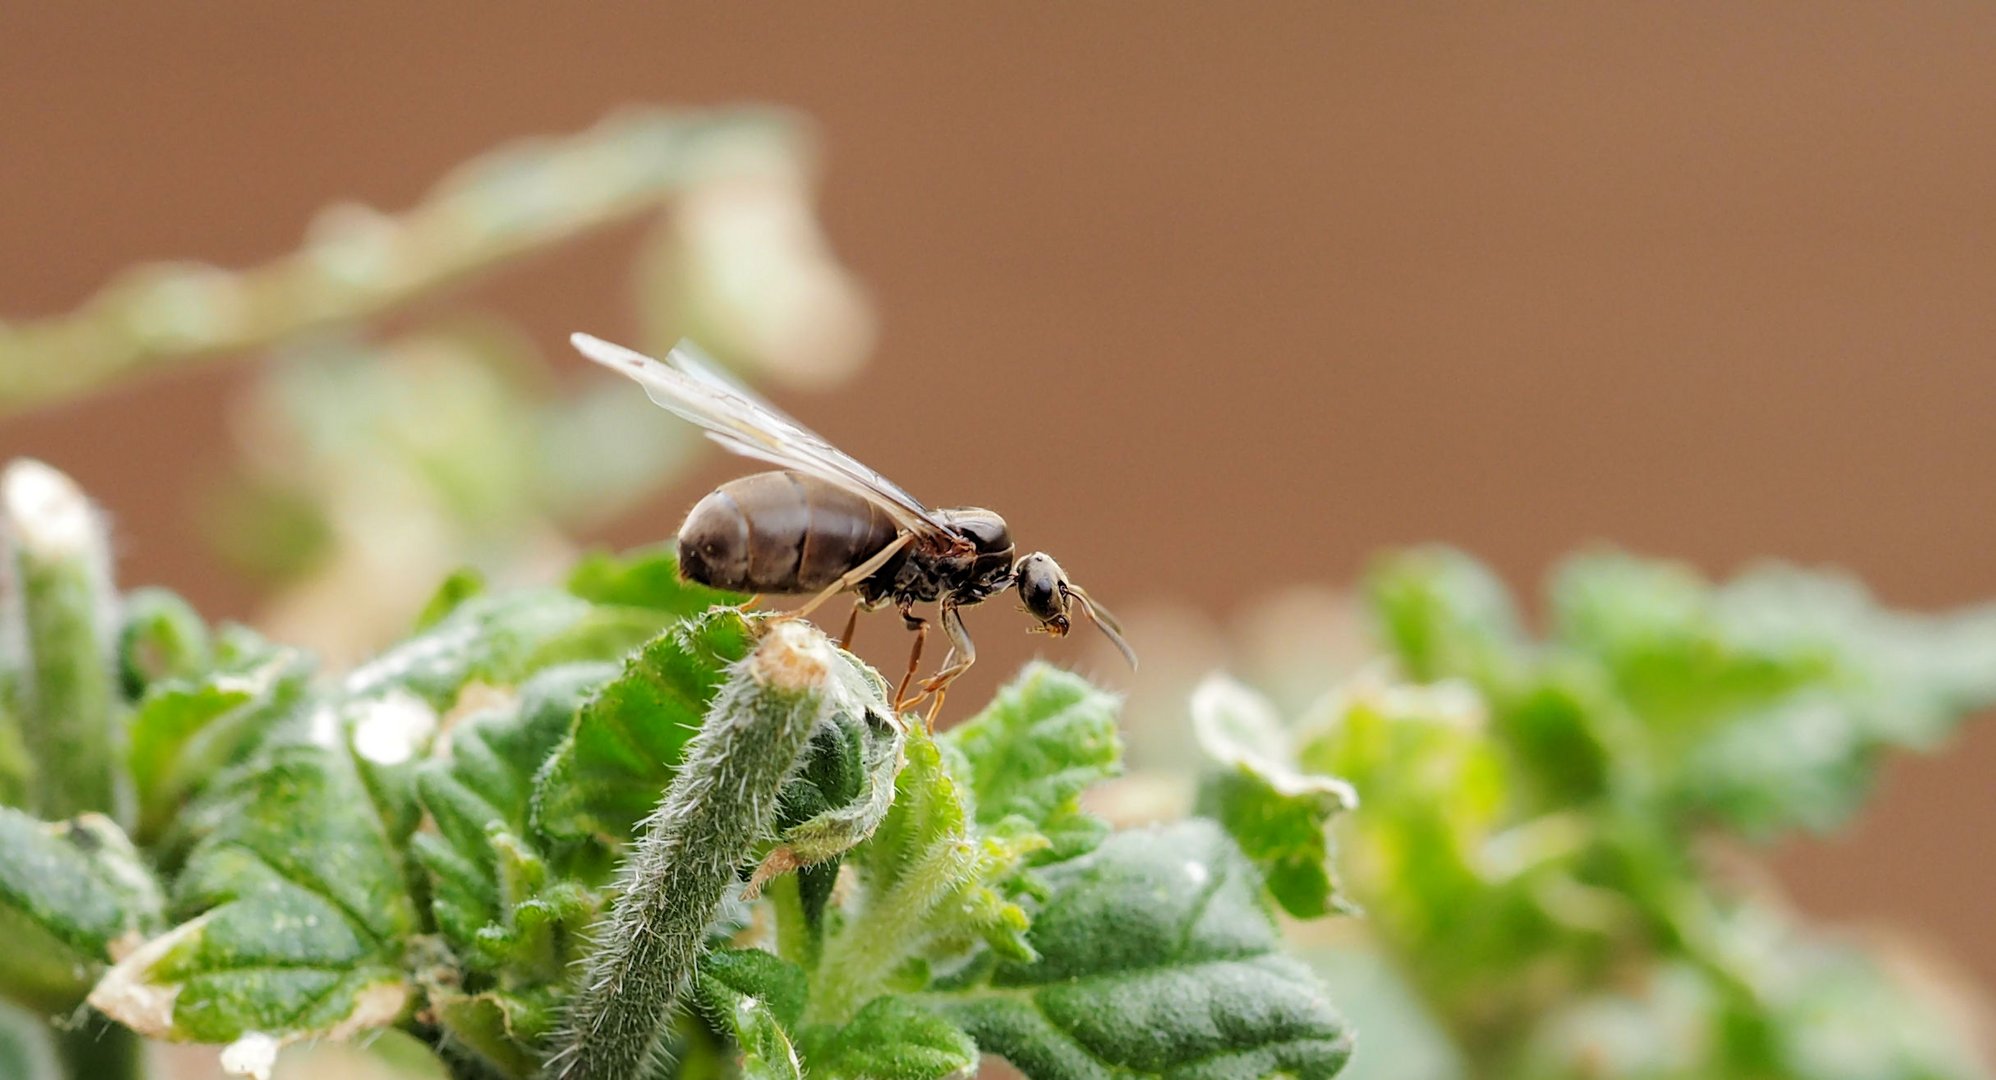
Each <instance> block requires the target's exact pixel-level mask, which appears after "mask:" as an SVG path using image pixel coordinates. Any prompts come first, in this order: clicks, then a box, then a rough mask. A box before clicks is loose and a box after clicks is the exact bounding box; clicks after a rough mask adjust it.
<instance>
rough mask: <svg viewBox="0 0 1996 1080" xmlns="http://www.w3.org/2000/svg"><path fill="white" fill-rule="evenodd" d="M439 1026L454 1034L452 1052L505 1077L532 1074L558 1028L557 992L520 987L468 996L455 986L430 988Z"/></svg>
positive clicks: (451, 1042) (430, 995) (429, 995)
mask: <svg viewBox="0 0 1996 1080" xmlns="http://www.w3.org/2000/svg"><path fill="white" fill-rule="evenodd" d="M426 989H427V997H428V1000H429V1004H430V1008H431V1010H432V1011H434V1012H435V1013H436V1017H437V1024H438V1026H440V1027H441V1028H443V1030H444V1031H445V1032H446V1033H448V1035H449V1036H450V1041H449V1043H448V1045H449V1046H450V1048H451V1049H452V1051H453V1052H455V1053H457V1054H460V1055H465V1056H469V1057H473V1058H475V1059H477V1060H478V1061H479V1062H481V1063H482V1064H483V1065H484V1066H485V1067H487V1068H489V1069H492V1070H494V1071H496V1072H498V1073H499V1074H500V1075H502V1076H509V1077H526V1076H533V1075H534V1074H535V1073H536V1072H537V1071H538V1070H539V1069H540V1067H541V1053H540V1049H539V1048H540V1047H541V1046H543V1045H545V1043H546V1042H547V1040H548V1039H549V1037H550V1036H552V1035H553V1034H554V1031H555V1028H556V1027H557V1026H558V1025H559V1024H560V1019H561V1009H560V1002H559V1000H558V988H556V987H549V986H537V987H522V988H517V989H511V990H487V991H483V992H481V993H476V994H466V993H464V992H462V991H461V990H458V989H454V988H451V987H427V988H426Z"/></svg>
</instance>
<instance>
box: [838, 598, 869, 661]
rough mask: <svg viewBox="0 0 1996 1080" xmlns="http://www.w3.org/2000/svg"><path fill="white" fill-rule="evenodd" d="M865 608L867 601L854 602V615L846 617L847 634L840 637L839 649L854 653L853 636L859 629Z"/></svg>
mask: <svg viewBox="0 0 1996 1080" xmlns="http://www.w3.org/2000/svg"><path fill="white" fill-rule="evenodd" d="M865 607H866V601H864V600H854V601H853V602H852V614H850V615H848V616H846V629H845V633H843V634H840V635H839V648H841V649H844V650H846V651H847V652H851V651H852V635H853V632H854V631H856V630H858V629H859V613H860V611H861V610H862V609H864V608H865Z"/></svg>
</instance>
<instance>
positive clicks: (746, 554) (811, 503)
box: [679, 472, 900, 593]
mask: <svg viewBox="0 0 1996 1080" xmlns="http://www.w3.org/2000/svg"><path fill="white" fill-rule="evenodd" d="M899 531H900V530H898V529H897V528H895V525H894V522H893V520H892V519H891V518H889V517H888V516H887V515H886V513H885V512H883V511H882V510H880V508H879V507H876V506H874V505H873V504H872V503H870V502H868V501H867V500H865V499H863V498H860V497H859V496H858V495H854V494H852V493H851V492H849V491H847V490H845V489H844V488H841V487H836V486H834V485H832V484H827V483H825V482H824V481H822V480H818V479H815V478H813V477H809V476H805V475H803V474H802V473H793V472H766V473H757V474H755V475H754V476H744V477H742V478H741V479H740V480H730V481H728V482H727V483H725V484H722V485H721V486H720V487H718V488H716V489H714V491H713V492H712V493H710V494H709V495H708V496H707V497H706V498H704V499H701V500H700V501H699V502H698V503H696V504H695V505H694V507H693V511H692V512H691V513H689V514H687V515H686V523H685V524H683V525H681V526H680V527H679V571H680V573H682V574H684V575H686V576H687V577H688V578H691V579H692V580H694V581H697V582H700V583H701V584H703V585H712V586H714V587H715V588H717V589H733V590H736V591H738V592H756V593H804V592H815V591H817V590H819V589H822V588H824V587H826V586H827V585H830V584H831V583H832V582H834V581H837V580H838V579H839V578H840V577H842V576H844V575H845V573H846V572H847V571H849V570H851V569H852V568H854V567H856V566H858V565H859V564H860V563H863V562H865V561H866V560H867V559H869V558H871V557H872V556H873V555H875V554H876V553H878V552H879V551H880V549H881V548H884V547H886V546H887V545H888V544H891V543H893V542H894V537H895V536H896V535H897V534H898V533H899Z"/></svg>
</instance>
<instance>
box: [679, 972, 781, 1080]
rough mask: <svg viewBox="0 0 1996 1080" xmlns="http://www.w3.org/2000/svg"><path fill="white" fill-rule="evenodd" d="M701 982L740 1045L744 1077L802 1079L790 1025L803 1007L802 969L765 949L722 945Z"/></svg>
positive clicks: (721, 1023) (718, 1020)
mask: <svg viewBox="0 0 1996 1080" xmlns="http://www.w3.org/2000/svg"><path fill="white" fill-rule="evenodd" d="M695 983H696V986H695V990H696V992H697V994H698V996H699V1001H700V1004H701V1006H702V1008H704V1009H705V1011H706V1013H707V1015H708V1016H709V1017H710V1018H711V1019H712V1020H713V1021H714V1023H715V1024H716V1026H718V1027H720V1028H721V1029H722V1030H724V1031H726V1032H727V1033H728V1034H729V1035H730V1036H732V1037H733V1038H734V1040H735V1045H736V1047H738V1048H739V1049H740V1051H741V1074H742V1076H743V1078H744V1080H801V1078H802V1077H803V1075H804V1072H803V1068H802V1066H801V1065H800V1064H799V1062H798V1059H797V1050H796V1048H795V1047H793V1046H792V1045H791V1042H790V1032H789V1026H790V1025H791V1024H794V1023H795V1022H796V1017H797V1015H798V1014H799V1013H800V1012H802V1011H803V999H804V995H805V993H806V990H805V982H804V972H803V970H802V969H800V968H798V967H797V966H796V965H794V964H790V963H788V962H786V961H784V960H780V959H778V958H777V957H775V956H772V955H770V954H769V953H765V952H758V951H756V950H721V951H717V952H714V953H709V954H708V955H707V956H706V957H705V958H704V959H702V960H701V962H700V972H699V975H698V976H697V978H696V979H695ZM786 1017H787V1019H786Z"/></svg>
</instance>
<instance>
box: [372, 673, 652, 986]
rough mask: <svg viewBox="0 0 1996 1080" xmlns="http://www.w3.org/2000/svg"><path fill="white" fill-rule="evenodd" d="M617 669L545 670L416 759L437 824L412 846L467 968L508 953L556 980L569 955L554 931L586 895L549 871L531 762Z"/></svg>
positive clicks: (574, 919)
mask: <svg viewBox="0 0 1996 1080" xmlns="http://www.w3.org/2000/svg"><path fill="white" fill-rule="evenodd" d="M614 671H615V669H614V668H612V667H610V666H609V665H607V664H576V665H569V666H564V667H557V668H550V669H548V670H546V671H543V672H542V673H540V674H539V675H536V676H534V677H533V678H532V679H530V680H528V681H527V683H526V684H525V685H524V686H522V687H521V688H520V692H519V696H518V698H517V699H516V700H513V701H510V702H507V703H506V704H503V705H500V706H497V707H494V708H491V709H488V710H486V711H484V712H482V713H478V714H476V715H474V716H471V717H469V718H467V719H465V720H463V721H460V722H459V723H458V725H457V726H456V727H455V728H453V729H452V731H451V737H450V745H449V751H448V755H447V756H441V757H437V758H433V759H432V760H430V761H428V762H426V763H424V764H423V765H422V767H421V768H420V769H419V770H418V774H417V790H418V792H419V794H420V797H421V799H422V802H423V807H424V809H425V810H427V811H428V813H429V816H430V820H431V821H432V822H434V823H435V826H436V831H435V832H422V833H418V834H417V835H416V836H415V837H414V838H412V841H411V852H412V853H413V855H414V856H415V858H416V861H417V862H418V863H420V864H421V865H422V866H423V867H424V868H425V869H426V870H428V871H429V873H430V883H431V885H430V906H431V911H432V913H433V914H434V916H435V918H436V921H437V927H438V929H439V930H441V931H442V932H443V934H444V937H445V940H447V941H448V942H449V943H450V945H451V947H452V949H453V950H454V951H455V952H456V954H457V955H458V957H459V958H460V960H462V961H463V962H465V963H467V964H468V965H470V966H471V967H473V968H476V969H483V970H491V969H493V968H496V967H498V966H500V965H502V964H506V963H509V962H510V963H513V964H516V965H522V966H523V967H524V970H525V972H526V973H528V974H533V975H537V976H538V977H540V978H541V979H544V980H545V979H549V978H553V979H559V978H560V977H561V976H562V975H563V974H564V972H565V969H566V967H567V963H568V961H569V960H570V959H572V958H571V957H569V956H567V955H565V954H564V953H563V952H560V951H558V950H557V948H556V941H555V939H556V938H557V937H559V936H560V935H561V934H562V933H563V932H564V931H567V930H573V931H580V930H581V929H583V927H582V926H581V925H579V924H578V923H579V922H580V921H581V920H583V919H586V917H587V916H588V915H589V914H590V913H592V912H593V910H594V904H593V903H591V902H589V900H590V898H589V897H587V896H586V895H584V894H582V893H578V892H576V891H574V889H573V888H572V887H565V886H566V883H565V882H563V881H561V880H559V879H555V880H551V875H552V871H551V870H550V868H549V867H548V865H547V861H546V855H545V853H544V852H542V851H541V850H540V849H539V846H538V845H537V844H536V843H535V841H534V839H533V838H534V836H535V834H534V833H533V832H532V830H531V829H530V828H529V826H528V820H527V819H528V811H529V807H530V804H531V802H532V798H533V788H534V776H535V773H536V772H537V771H538V770H539V769H540V767H541V765H542V764H543V763H544V762H545V761H546V760H547V758H548V755H549V754H550V753H552V752H553V750H554V748H555V747H556V746H557V745H559V744H560V742H561V740H562V739H563V738H564V737H565V736H566V735H567V733H568V729H569V726H570V725H571V724H572V723H573V721H574V717H575V712H576V710H577V708H579V707H580V705H581V703H582V702H583V701H585V700H587V698H588V697H589V696H590V695H591V694H593V693H594V692H595V690H596V688H597V687H599V686H601V685H602V684H603V683H604V682H605V681H607V680H608V679H609V678H610V676H611V675H612V674H613V673H614ZM523 909H524V910H523Z"/></svg>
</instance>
